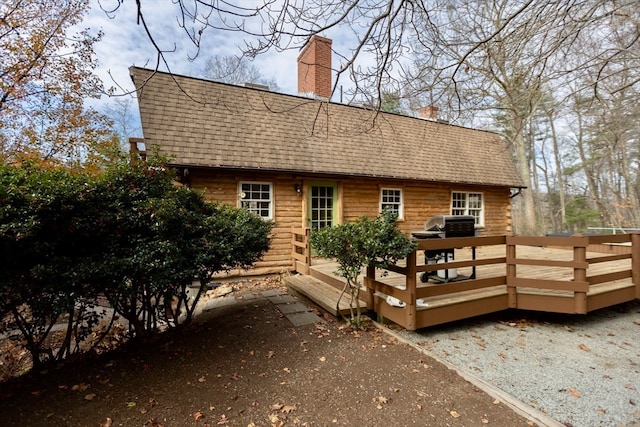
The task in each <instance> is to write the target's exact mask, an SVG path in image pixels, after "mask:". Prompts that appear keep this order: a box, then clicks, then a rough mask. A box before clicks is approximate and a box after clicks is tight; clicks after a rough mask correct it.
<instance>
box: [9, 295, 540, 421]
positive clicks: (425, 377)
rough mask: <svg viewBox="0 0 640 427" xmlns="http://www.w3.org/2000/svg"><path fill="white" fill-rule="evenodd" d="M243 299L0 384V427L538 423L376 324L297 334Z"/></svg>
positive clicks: (324, 325) (261, 301)
mask: <svg viewBox="0 0 640 427" xmlns="http://www.w3.org/2000/svg"><path fill="white" fill-rule="evenodd" d="M243 292H245V295H249V293H248V292H251V296H257V298H251V299H249V298H246V299H243V298H242V296H241V295H242V294H241V293H238V292H234V293H233V294H231V295H228V296H226V297H225V298H235V299H236V300H237V303H235V304H231V305H226V306H223V307H219V308H216V309H214V310H212V311H210V312H208V313H203V314H202V315H200V316H198V318H197V320H196V322H195V324H193V325H192V326H190V327H189V328H187V329H186V330H182V331H179V332H176V333H167V334H165V335H163V336H162V337H161V338H159V339H157V340H155V341H154V342H149V343H146V344H144V345H136V346H128V347H125V348H121V349H119V350H118V351H115V352H112V353H110V354H107V355H103V356H101V357H99V358H94V359H90V360H86V361H84V362H74V363H69V364H67V365H66V366H63V367H60V368H58V369H53V370H51V371H49V372H47V373H44V374H40V375H37V376H30V375H25V376H23V377H20V378H18V379H17V380H15V381H10V382H7V383H4V384H0V425H3V426H27V425H28V426H48V427H52V426H96V427H98V426H104V427H113V426H155V427H158V426H165V427H173V426H214V425H227V426H243V427H247V426H298V425H299V426H331V425H336V426H345V425H348V426H355V425H358V426H385V425H386V426H406V425H421V426H429V425H431V426H482V425H489V426H491V425H494V426H507V425H508V426H530V425H533V424H532V423H530V422H528V421H527V420H526V419H524V418H523V417H521V416H519V415H517V414H516V413H514V412H513V411H511V410H510V409H509V408H508V407H507V406H506V405H504V404H503V403H501V402H498V401H497V400H495V399H494V398H492V397H490V396H489V395H487V394H486V393H484V392H483V391H481V390H479V389H478V388H476V387H475V386H473V385H472V384H470V383H468V382H466V381H465V380H463V379H462V378H461V377H460V376H458V375H457V374H456V373H455V372H454V371H452V370H449V369H448V368H447V367H445V366H444V365H441V364H440V363H438V362H436V361H435V360H433V359H431V358H429V357H427V356H425V355H424V354H422V353H420V352H419V351H417V350H415V349H414V348H413V347H411V346H408V345H407V344H404V343H401V342H399V341H397V340H395V339H394V338H393V337H391V336H390V335H388V334H386V333H384V332H382V331H380V330H379V329H377V328H376V327H371V328H369V329H368V330H366V331H353V330H350V329H348V328H346V327H344V324H343V322H342V321H340V320H337V319H334V318H332V317H330V316H328V315H326V314H322V313H321V312H318V314H320V315H322V316H323V318H324V319H325V321H324V322H321V323H317V324H315V325H306V326H298V327H296V326H294V325H293V324H292V323H291V322H290V321H289V320H288V319H287V318H286V317H285V316H284V315H283V314H282V313H281V312H280V311H279V310H278V309H277V307H276V306H275V305H274V304H272V303H271V302H269V300H267V299H266V298H264V297H262V296H261V294H260V293H259V289H257V290H251V289H246V290H244V291H243ZM239 295H240V297H238V296H239Z"/></svg>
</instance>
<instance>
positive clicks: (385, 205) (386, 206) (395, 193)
mask: <svg viewBox="0 0 640 427" xmlns="http://www.w3.org/2000/svg"><path fill="white" fill-rule="evenodd" d="M384 210H389V211H391V212H393V213H394V214H396V216H397V218H398V219H404V206H403V203H402V190H401V189H399V188H381V189H380V212H382V211H384Z"/></svg>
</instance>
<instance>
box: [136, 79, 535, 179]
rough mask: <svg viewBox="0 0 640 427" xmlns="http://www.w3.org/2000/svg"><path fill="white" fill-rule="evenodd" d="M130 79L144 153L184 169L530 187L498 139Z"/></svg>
mask: <svg viewBox="0 0 640 427" xmlns="http://www.w3.org/2000/svg"><path fill="white" fill-rule="evenodd" d="M130 73H131V78H132V79H133V81H134V83H135V85H136V87H137V88H138V102H139V106H140V115H141V119H142V129H143V132H144V141H145V145H146V147H147V149H149V148H150V147H151V146H155V145H157V146H158V147H159V149H160V152H161V153H164V154H168V155H170V156H171V157H172V164H174V165H175V166H185V167H209V168H223V169H246V170H270V171H292V172H296V173H314V174H330V175H342V176H362V177H380V178H398V179H410V180H419V181H433V182H449V183H467V184H482V185H495V186H505V187H524V185H523V183H522V180H521V178H520V177H519V175H518V173H517V172H516V169H515V166H514V163H513V160H512V158H511V155H510V153H509V151H508V150H507V148H506V147H505V144H504V143H503V142H502V141H501V139H500V138H499V137H498V135H496V134H495V133H492V132H487V131H481V130H475V129H469V128H464V127H460V126H454V125H449V124H445V123H438V122H435V121H429V120H424V119H419V118H413V117H407V116H402V115H397V114H389V113H379V112H376V111H372V110H369V109H366V108H360V107H353V106H347V105H342V104H336V103H327V102H321V101H317V100H313V99H308V98H303V97H299V96H292V95H285V94H279V93H274V92H269V91H265V90H260V89H255V88H249V87H243V86H235V85H229V84H225V83H218V82H212V81H207V80H202V79H196V78H191V77H185V76H178V75H175V74H168V73H162V72H156V71H152V70H146V69H142V68H137V67H131V68H130ZM292 74H294V73H292Z"/></svg>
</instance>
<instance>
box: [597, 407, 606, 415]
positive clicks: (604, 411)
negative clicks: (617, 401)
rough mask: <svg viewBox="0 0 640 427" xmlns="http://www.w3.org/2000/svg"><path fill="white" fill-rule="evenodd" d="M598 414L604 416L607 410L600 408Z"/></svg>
mask: <svg viewBox="0 0 640 427" xmlns="http://www.w3.org/2000/svg"><path fill="white" fill-rule="evenodd" d="M598 413H599V414H600V415H604V414H606V413H607V410H606V409H602V408H600V409H598Z"/></svg>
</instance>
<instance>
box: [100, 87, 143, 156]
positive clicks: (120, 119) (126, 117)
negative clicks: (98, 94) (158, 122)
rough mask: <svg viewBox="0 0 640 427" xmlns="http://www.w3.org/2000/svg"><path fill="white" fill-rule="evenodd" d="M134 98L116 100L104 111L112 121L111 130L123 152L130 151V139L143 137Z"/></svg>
mask: <svg viewBox="0 0 640 427" xmlns="http://www.w3.org/2000/svg"><path fill="white" fill-rule="evenodd" d="M135 110H136V103H135V101H134V100H133V98H129V97H127V98H115V99H114V100H113V101H112V102H111V103H109V104H107V105H106V106H105V107H104V109H103V114H104V115H105V116H106V117H108V118H109V120H111V123H112V126H111V128H112V129H113V131H114V132H115V133H116V135H117V136H118V139H119V140H120V147H121V149H122V150H123V151H128V149H129V138H135V137H142V125H141V124H140V117H139V115H138V114H137V111H135Z"/></svg>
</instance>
